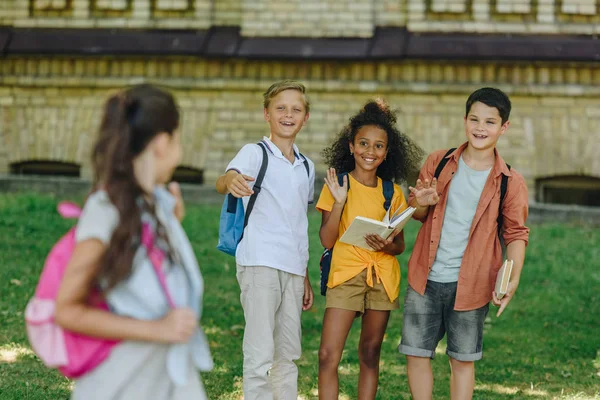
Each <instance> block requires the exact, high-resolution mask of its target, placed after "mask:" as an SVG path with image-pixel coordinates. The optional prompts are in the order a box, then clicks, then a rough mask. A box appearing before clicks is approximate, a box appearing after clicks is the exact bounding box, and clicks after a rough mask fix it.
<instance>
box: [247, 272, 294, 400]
mask: <svg viewBox="0 0 600 400" xmlns="http://www.w3.org/2000/svg"><path fill="white" fill-rule="evenodd" d="M237 279H238V282H239V284H240V289H241V295H240V300H241V303H242V307H243V309H244V318H245V319H246V328H245V330H244V345H243V351H244V400H296V399H297V396H298V367H297V366H296V364H295V363H294V361H295V360H297V359H299V358H300V355H301V354H302V348H301V336H302V330H301V327H300V319H301V316H302V299H303V296H304V277H303V276H299V275H294V274H290V273H288V272H283V271H279V270H277V269H275V268H269V267H260V266H252V267H244V266H241V265H238V266H237Z"/></svg>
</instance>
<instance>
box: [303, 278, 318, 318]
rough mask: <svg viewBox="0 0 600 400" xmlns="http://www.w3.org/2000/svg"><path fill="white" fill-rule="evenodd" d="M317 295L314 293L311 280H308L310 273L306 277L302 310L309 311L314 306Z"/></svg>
mask: <svg viewBox="0 0 600 400" xmlns="http://www.w3.org/2000/svg"><path fill="white" fill-rule="evenodd" d="M314 298H315V294H314V293H313V290H312V286H311V285H310V279H308V271H306V276H305V277H304V296H303V298H302V310H303V311H307V310H310V308H311V307H312V305H313V300H314Z"/></svg>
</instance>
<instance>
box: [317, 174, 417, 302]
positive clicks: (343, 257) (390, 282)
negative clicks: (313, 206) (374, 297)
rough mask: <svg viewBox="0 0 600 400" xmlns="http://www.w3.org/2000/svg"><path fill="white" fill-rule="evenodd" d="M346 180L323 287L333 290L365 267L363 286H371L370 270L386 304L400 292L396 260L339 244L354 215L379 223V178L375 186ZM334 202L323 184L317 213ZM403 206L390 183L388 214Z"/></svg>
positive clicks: (381, 212)
mask: <svg viewBox="0 0 600 400" xmlns="http://www.w3.org/2000/svg"><path fill="white" fill-rule="evenodd" d="M348 178H349V183H350V189H349V190H348V198H347V200H346V205H345V206H344V211H343V212H342V217H341V218H340V226H339V230H338V238H337V240H336V242H335V246H334V248H333V254H332V258H331V270H330V271H329V280H328V283H327V286H328V287H330V288H333V287H335V286H337V285H339V284H342V283H344V282H346V281H348V280H349V279H352V278H353V277H355V276H356V275H358V274H359V273H361V272H362V271H363V270H364V269H365V268H367V269H368V271H367V284H368V285H369V286H371V287H372V286H373V278H372V277H373V272H372V271H373V270H374V271H375V275H376V277H377V280H378V282H381V283H382V284H383V287H384V288H385V291H386V293H387V295H388V297H389V298H390V302H393V301H394V300H396V298H397V297H398V294H399V292H400V264H398V260H397V259H396V257H394V256H392V255H389V254H386V253H384V252H381V251H369V250H365V249H361V248H360V247H356V246H352V245H350V244H346V243H341V242H340V241H339V240H340V237H342V235H343V233H344V232H345V231H346V229H347V228H348V227H349V226H350V223H351V222H352V221H353V220H354V218H355V217H357V216H362V217H367V218H372V219H376V220H379V221H381V220H383V217H384V216H385V212H386V211H385V209H384V208H383V203H384V201H385V197H384V196H383V184H382V181H381V178H377V187H368V186H365V185H363V184H361V183H360V182H358V181H357V180H356V179H354V178H353V177H352V175H350V174H348ZM334 201H335V200H334V199H333V196H332V195H331V192H330V191H329V188H328V187H327V185H325V186H324V187H323V190H322V191H321V196H319V201H318V202H317V210H319V211H321V212H322V211H331V209H332V208H333V203H334ZM407 207H408V205H407V203H406V199H405V198H404V193H402V190H401V189H400V187H399V186H398V185H396V184H394V196H393V197H392V204H391V206H390V211H391V213H394V212H396V211H397V210H398V209H400V210H404V209H406V208H407Z"/></svg>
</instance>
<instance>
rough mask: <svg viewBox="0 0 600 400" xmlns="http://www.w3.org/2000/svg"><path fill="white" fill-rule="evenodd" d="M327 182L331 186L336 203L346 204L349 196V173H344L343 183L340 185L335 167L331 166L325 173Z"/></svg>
mask: <svg viewBox="0 0 600 400" xmlns="http://www.w3.org/2000/svg"><path fill="white" fill-rule="evenodd" d="M325 184H326V185H327V187H328V188H329V191H330V192H331V195H332V196H333V199H334V200H335V203H336V204H338V205H344V204H346V199H347V198H348V175H344V181H343V185H342V186H340V182H339V181H338V177H337V175H336V173H335V168H329V169H328V170H327V174H326V175H325Z"/></svg>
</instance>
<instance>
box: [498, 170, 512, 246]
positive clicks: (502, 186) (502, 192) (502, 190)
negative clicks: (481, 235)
mask: <svg viewBox="0 0 600 400" xmlns="http://www.w3.org/2000/svg"><path fill="white" fill-rule="evenodd" d="M506 167H507V168H508V170H509V171H510V165H509V164H506ZM507 189H508V176H506V175H504V174H503V175H502V181H501V182H500V206H499V207H498V219H497V222H498V236H500V235H501V234H502V222H503V221H502V220H503V219H504V216H503V215H502V204H503V203H504V198H505V197H506V190H507Z"/></svg>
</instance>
